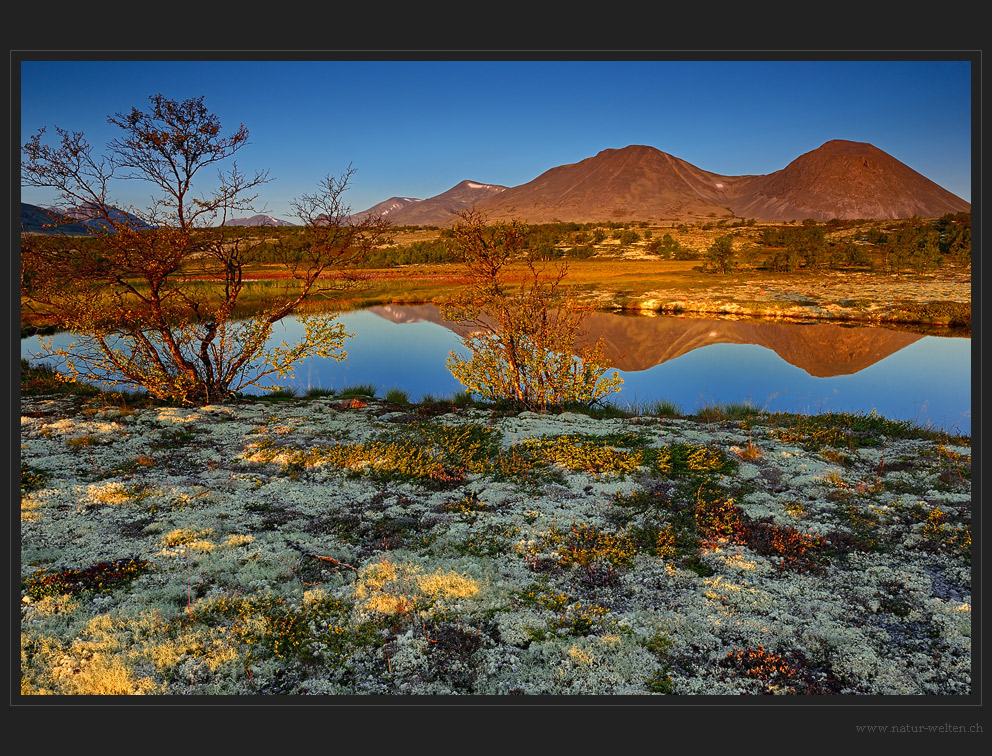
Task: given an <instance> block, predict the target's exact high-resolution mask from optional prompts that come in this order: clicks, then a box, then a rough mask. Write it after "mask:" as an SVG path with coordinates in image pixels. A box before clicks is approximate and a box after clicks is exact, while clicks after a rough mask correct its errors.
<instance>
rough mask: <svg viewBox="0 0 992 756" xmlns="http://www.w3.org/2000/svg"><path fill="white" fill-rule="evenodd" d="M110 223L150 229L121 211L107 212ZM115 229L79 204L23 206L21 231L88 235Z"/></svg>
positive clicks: (87, 207) (23, 204)
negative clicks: (66, 205) (100, 230)
mask: <svg viewBox="0 0 992 756" xmlns="http://www.w3.org/2000/svg"><path fill="white" fill-rule="evenodd" d="M108 212H109V215H110V218H111V220H113V221H114V222H115V223H126V224H129V225H131V226H133V227H135V228H151V226H149V225H148V224H147V223H145V222H144V221H142V220H141V219H140V218H138V217H136V216H134V215H132V214H130V213H127V212H125V211H123V210H119V209H117V208H116V207H112V208H109V209H108ZM99 229H106V230H112V227H111V225H110V224H109V223H107V221H106V220H104V219H103V218H102V217H101V216H100V213H99V211H98V210H97V209H96V207H95V206H93V205H85V204H84V205H79V206H77V207H70V208H54V207H39V206H38V205H29V204H28V203H26V202H22V203H21V230H22V231H28V232H38V233H62V234H89V233H92V232H93V231H95V230H99Z"/></svg>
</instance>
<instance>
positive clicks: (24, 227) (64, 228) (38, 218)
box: [21, 202, 89, 234]
mask: <svg viewBox="0 0 992 756" xmlns="http://www.w3.org/2000/svg"><path fill="white" fill-rule="evenodd" d="M53 216H55V217H54V218H53ZM58 217H61V218H62V220H63V221H64V222H60V223H59V224H58V230H59V231H61V232H62V233H66V234H87V233H89V229H88V228H87V227H86V224H84V223H78V222H72V221H71V220H70V219H69V217H68V216H66V215H64V214H63V213H61V212H58V211H55V210H50V209H48V208H44V207H39V206H38V205H29V204H28V203H27V202H22V203H21V231H26V232H34V233H50V232H52V231H54V230H55V228H54V227H53V224H54V223H56V218H58Z"/></svg>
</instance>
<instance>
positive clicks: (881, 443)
mask: <svg viewBox="0 0 992 756" xmlns="http://www.w3.org/2000/svg"><path fill="white" fill-rule="evenodd" d="M45 373H46V371H44V370H41V371H38V370H34V369H31V368H26V369H25V371H24V376H25V381H24V383H23V384H22V391H23V398H22V408H21V409H22V412H21V414H22V418H21V515H20V517H21V527H20V530H21V568H20V578H21V596H22V599H21V609H20V615H21V616H20V619H21V634H20V641H21V646H20V648H21V659H20V689H21V692H22V693H23V694H53V695H94V694H96V695H102V694H108V695H140V694H157V695H187V694H193V695H197V694H200V695H244V696H254V695H331V696H337V695H355V694H357V695H424V696H446V695H466V694H467V695H563V694H565V695H568V694H574V695H591V696H594V695H605V696H615V695H666V694H675V695H686V696H693V695H699V694H703V695H714V694H715V695H731V696H740V695H762V694H773V695H786V696H796V695H798V696H803V695H817V696H820V695H830V696H850V697H858V698H860V697H871V696H909V697H916V696H924V695H926V696H941V697H945V698H946V700H953V699H954V698H956V697H958V696H963V695H968V694H969V693H970V692H971V690H972V685H971V659H972V657H971V630H972V623H971V550H972V545H971V538H972V533H971V454H970V442H969V440H968V439H967V438H961V437H955V436H951V435H948V434H946V433H940V432H936V431H933V430H927V429H924V428H920V427H918V426H914V425H913V424H910V423H903V422H894V421H891V420H886V419H884V418H881V417H878V416H877V415H874V414H853V415H852V414H835V415H830V416H796V415H780V414H768V413H764V412H761V411H759V410H757V409H754V408H752V407H747V406H740V407H736V406H735V407H724V408H717V407H709V408H706V410H705V411H700V412H699V413H697V414H694V415H685V414H682V413H679V412H677V411H675V410H674V409H673V408H667V409H666V415H665V416H661V415H660V414H659V415H652V414H646V413H641V414H639V415H638V416H630V415H627V416H612V417H604V416H602V415H598V416H597V415H596V413H594V412H591V413H588V414H579V413H576V412H563V413H558V414H554V413H546V414H538V413H531V412H520V411H519V410H518V409H517V408H512V407H508V406H504V405H500V404H498V403H492V402H479V401H476V400H466V399H464V398H460V399H458V400H457V402H456V400H455V398H452V399H449V400H434V401H431V402H421V403H418V404H411V403H409V402H407V401H405V397H402V396H400V395H398V394H394V395H393V396H392V398H391V399H390V400H384V399H377V398H375V396H374V394H375V393H376V392H374V390H372V389H371V388H370V387H355V388H354V390H349V391H341V392H340V393H337V392H335V393H332V394H328V395H323V396H317V397H313V398H294V397H292V396H271V397H260V398H257V399H254V400H251V401H249V400H246V399H241V400H238V401H232V402H228V403H225V404H212V405H205V406H200V407H177V406H175V405H174V404H172V405H170V404H167V403H164V402H161V401H157V400H154V399H153V398H150V397H147V396H141V397H136V396H134V395H116V396H115V395H108V394H97V393H92V394H88V395H81V394H79V393H76V392H75V391H74V390H71V389H72V387H71V386H65V385H63V384H53V383H51V382H50V376H46V374H45ZM36 392H38V393H36ZM393 400H396V401H393ZM886 700H888V701H889V702H891V700H892V699H891V698H889V699H886Z"/></svg>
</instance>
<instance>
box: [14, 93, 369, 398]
mask: <svg viewBox="0 0 992 756" xmlns="http://www.w3.org/2000/svg"><path fill="white" fill-rule="evenodd" d="M149 100H150V102H151V108H150V110H149V112H143V111H140V110H138V109H137V108H134V109H132V110H131V112H130V113H127V114H121V113H118V114H116V115H115V116H112V117H110V118H109V119H108V120H109V122H110V123H111V124H112V125H115V126H117V127H119V128H120V129H121V136H120V137H119V138H118V139H115V140H113V141H111V142H110V143H109V144H108V145H107V154H106V155H105V156H103V157H100V156H97V155H95V154H94V152H93V150H92V148H91V146H90V145H89V144H88V143H87V141H86V139H85V138H84V136H83V135H82V134H81V133H78V132H68V131H65V130H63V129H56V133H57V137H58V138H57V140H56V141H55V143H54V144H49V143H46V142H45V141H43V135H44V130H41V131H39V132H38V133H36V134H35V135H34V136H32V137H31V138H30V139H29V141H28V142H27V143H26V144H25V145H24V147H23V158H22V162H21V177H22V178H21V180H22V183H23V184H24V185H26V186H34V187H43V188H48V189H52V190H55V191H56V192H57V193H58V195H59V198H60V199H59V210H58V211H53V212H52V213H51V217H52V227H51V229H49V230H50V231H51V233H44V234H23V235H22V239H21V263H22V267H21V296H22V303H23V306H24V307H25V308H30V309H32V310H33V311H35V312H36V313H39V314H41V315H43V316H44V317H45V319H46V320H48V321H49V322H50V323H51V324H52V325H54V327H55V328H56V329H58V330H62V331H70V332H72V333H73V334H74V336H75V338H76V340H75V341H74V342H73V344H72V345H71V346H69V347H67V348H64V349H51V347H50V345H49V353H50V354H52V355H53V356H55V357H56V358H59V360H60V361H61V363H62V365H64V366H65V367H66V368H67V369H68V372H69V373H70V375H71V376H72V377H73V378H77V377H78V378H83V379H86V380H90V381H98V382H103V383H105V384H108V385H118V386H124V387H129V388H139V389H146V390H147V391H148V392H149V393H150V394H151V395H152V396H155V397H157V398H160V399H166V400H170V401H176V402H182V403H208V402H216V401H224V400H225V399H228V398H229V397H231V396H232V395H233V394H234V393H235V392H237V391H239V390H241V389H243V388H246V387H248V386H254V385H260V382H261V381H262V380H263V379H265V378H267V377H270V376H275V375H278V376H280V377H284V376H286V375H288V374H291V371H292V369H293V366H294V365H295V364H297V363H298V362H299V361H300V360H302V359H304V358H305V357H309V356H321V357H332V358H337V359H342V358H343V357H344V352H343V350H342V346H343V343H344V340H345V338H347V336H348V334H346V333H345V330H344V327H343V326H342V325H341V324H339V323H337V322H336V321H335V318H334V315H307V316H301V320H302V321H303V325H304V335H303V337H302V338H301V339H299V340H298V341H297V342H296V343H294V344H287V343H285V342H283V343H281V344H279V345H277V346H274V347H273V346H271V345H270V338H271V336H272V333H273V325H274V324H276V323H278V322H279V321H281V320H282V319H283V318H285V317H286V316H288V315H290V314H292V313H293V312H295V311H296V310H297V308H298V307H299V306H300V305H301V304H302V303H303V302H304V301H305V300H307V299H308V298H310V297H311V296H314V295H316V294H318V293H319V291H320V286H321V276H322V274H323V273H324V272H325V271H327V270H328V269H329V268H332V267H336V266H340V265H341V264H344V263H347V262H349V261H352V260H354V259H355V258H357V257H360V256H361V255H362V254H364V253H365V252H366V251H367V250H368V249H369V248H370V247H371V246H372V245H374V243H375V242H376V241H377V240H378V238H379V234H380V231H381V229H382V224H381V222H380V221H379V220H378V219H376V218H368V219H365V220H363V221H361V222H358V223H357V224H352V223H350V220H349V216H348V213H347V208H345V207H344V206H343V205H342V202H341V198H342V193H343V192H344V190H345V189H346V187H347V184H348V179H349V178H350V176H351V174H352V172H353V171H352V169H351V168H350V167H349V169H348V171H347V172H346V173H345V174H344V175H343V176H342V177H340V178H338V179H333V178H327V179H325V180H324V182H323V183H322V184H321V185H320V186H319V188H318V190H317V191H316V192H315V193H314V194H313V195H307V196H304V197H302V198H301V199H299V200H297V201H296V202H295V204H294V209H295V210H296V212H297V213H298V214H299V215H300V217H301V219H302V220H303V225H302V226H299V227H297V228H295V229H293V230H292V231H291V232H290V233H289V234H288V235H287V236H285V237H284V236H280V237H278V238H273V237H271V236H269V235H268V234H266V233H264V232H263V231H262V230H260V229H258V228H244V227H237V226H230V225H225V223H226V221H229V220H231V219H232V218H234V217H235V216H236V215H237V214H239V213H244V212H250V211H251V209H252V205H253V202H254V201H255V200H256V199H257V194H255V193H254V192H255V190H256V189H257V187H259V186H260V185H262V184H264V183H266V182H267V181H268V180H269V179H268V175H267V174H266V173H257V174H255V175H254V176H247V175H245V174H243V173H242V172H241V171H240V170H239V169H238V167H237V164H236V163H234V164H233V165H232V166H231V168H230V169H229V170H228V171H227V172H226V173H225V172H223V171H221V172H219V173H218V176H217V180H216V182H215V183H214V187H213V189H212V190H210V191H209V192H207V193H203V194H199V195H194V192H193V187H194V182H195V180H198V179H199V178H200V176H199V175H198V174H199V173H200V172H201V170H202V169H204V168H208V167H213V166H214V165H215V164H222V163H224V162H226V161H228V160H229V159H231V158H232V157H233V156H234V155H235V153H237V152H238V151H239V150H240V149H241V148H242V147H243V146H244V145H245V144H247V140H248V130H247V129H246V128H245V127H244V126H243V125H241V126H240V127H239V128H238V129H237V130H235V131H234V132H233V133H230V134H229V135H223V134H222V130H221V124H220V121H219V119H218V118H217V116H215V115H214V114H212V113H210V112H209V111H208V110H207V109H206V107H205V106H204V105H203V98H202V97H201V98H198V99H189V100H185V101H183V102H177V101H174V100H169V99H166V98H165V97H163V96H162V95H153V96H152V97H150V98H149ZM121 181H139V182H141V183H143V184H144V185H146V186H148V187H150V188H151V191H152V200H151V204H150V207H148V208H145V209H140V210H139V209H137V208H134V207H127V208H122V207H120V206H119V203H115V202H114V200H113V199H112V198H111V194H110V193H111V190H112V189H113V188H114V187H116V186H118V185H119V182H121ZM78 221H83V222H84V223H85V225H86V227H87V228H88V234H87V235H83V236H80V235H75V236H72V235H69V234H68V233H64V230H65V229H66V228H68V227H69V225H71V224H72V225H73V227H75V228H78V224H76V223H75V222H78ZM263 260H264V261H267V262H275V263H277V264H278V265H280V267H281V272H282V274H283V275H284V281H285V285H283V286H282V287H281V288H280V290H279V291H278V293H274V294H273V295H271V296H269V297H267V301H266V302H265V306H264V308H263V309H262V311H261V312H258V313H256V314H254V315H252V316H250V317H247V318H243V319H240V318H239V317H238V313H237V312H236V308H237V307H238V303H239V299H242V298H243V295H244V293H245V287H246V281H245V272H246V270H247V269H248V267H249V266H251V265H253V264H256V263H258V262H259V261H263ZM265 388H269V387H265ZM271 388H278V386H273V387H271Z"/></svg>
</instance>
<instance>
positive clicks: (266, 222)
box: [223, 213, 296, 226]
mask: <svg viewBox="0 0 992 756" xmlns="http://www.w3.org/2000/svg"><path fill="white" fill-rule="evenodd" d="M223 225H225V226H295V225H296V224H295V223H290V222H289V221H284V220H280V219H279V218H273V217H272V216H271V215H265V214H264V213H259V214H258V215H252V216H251V217H249V218H231V219H230V220H227V221H224V223H223Z"/></svg>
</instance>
